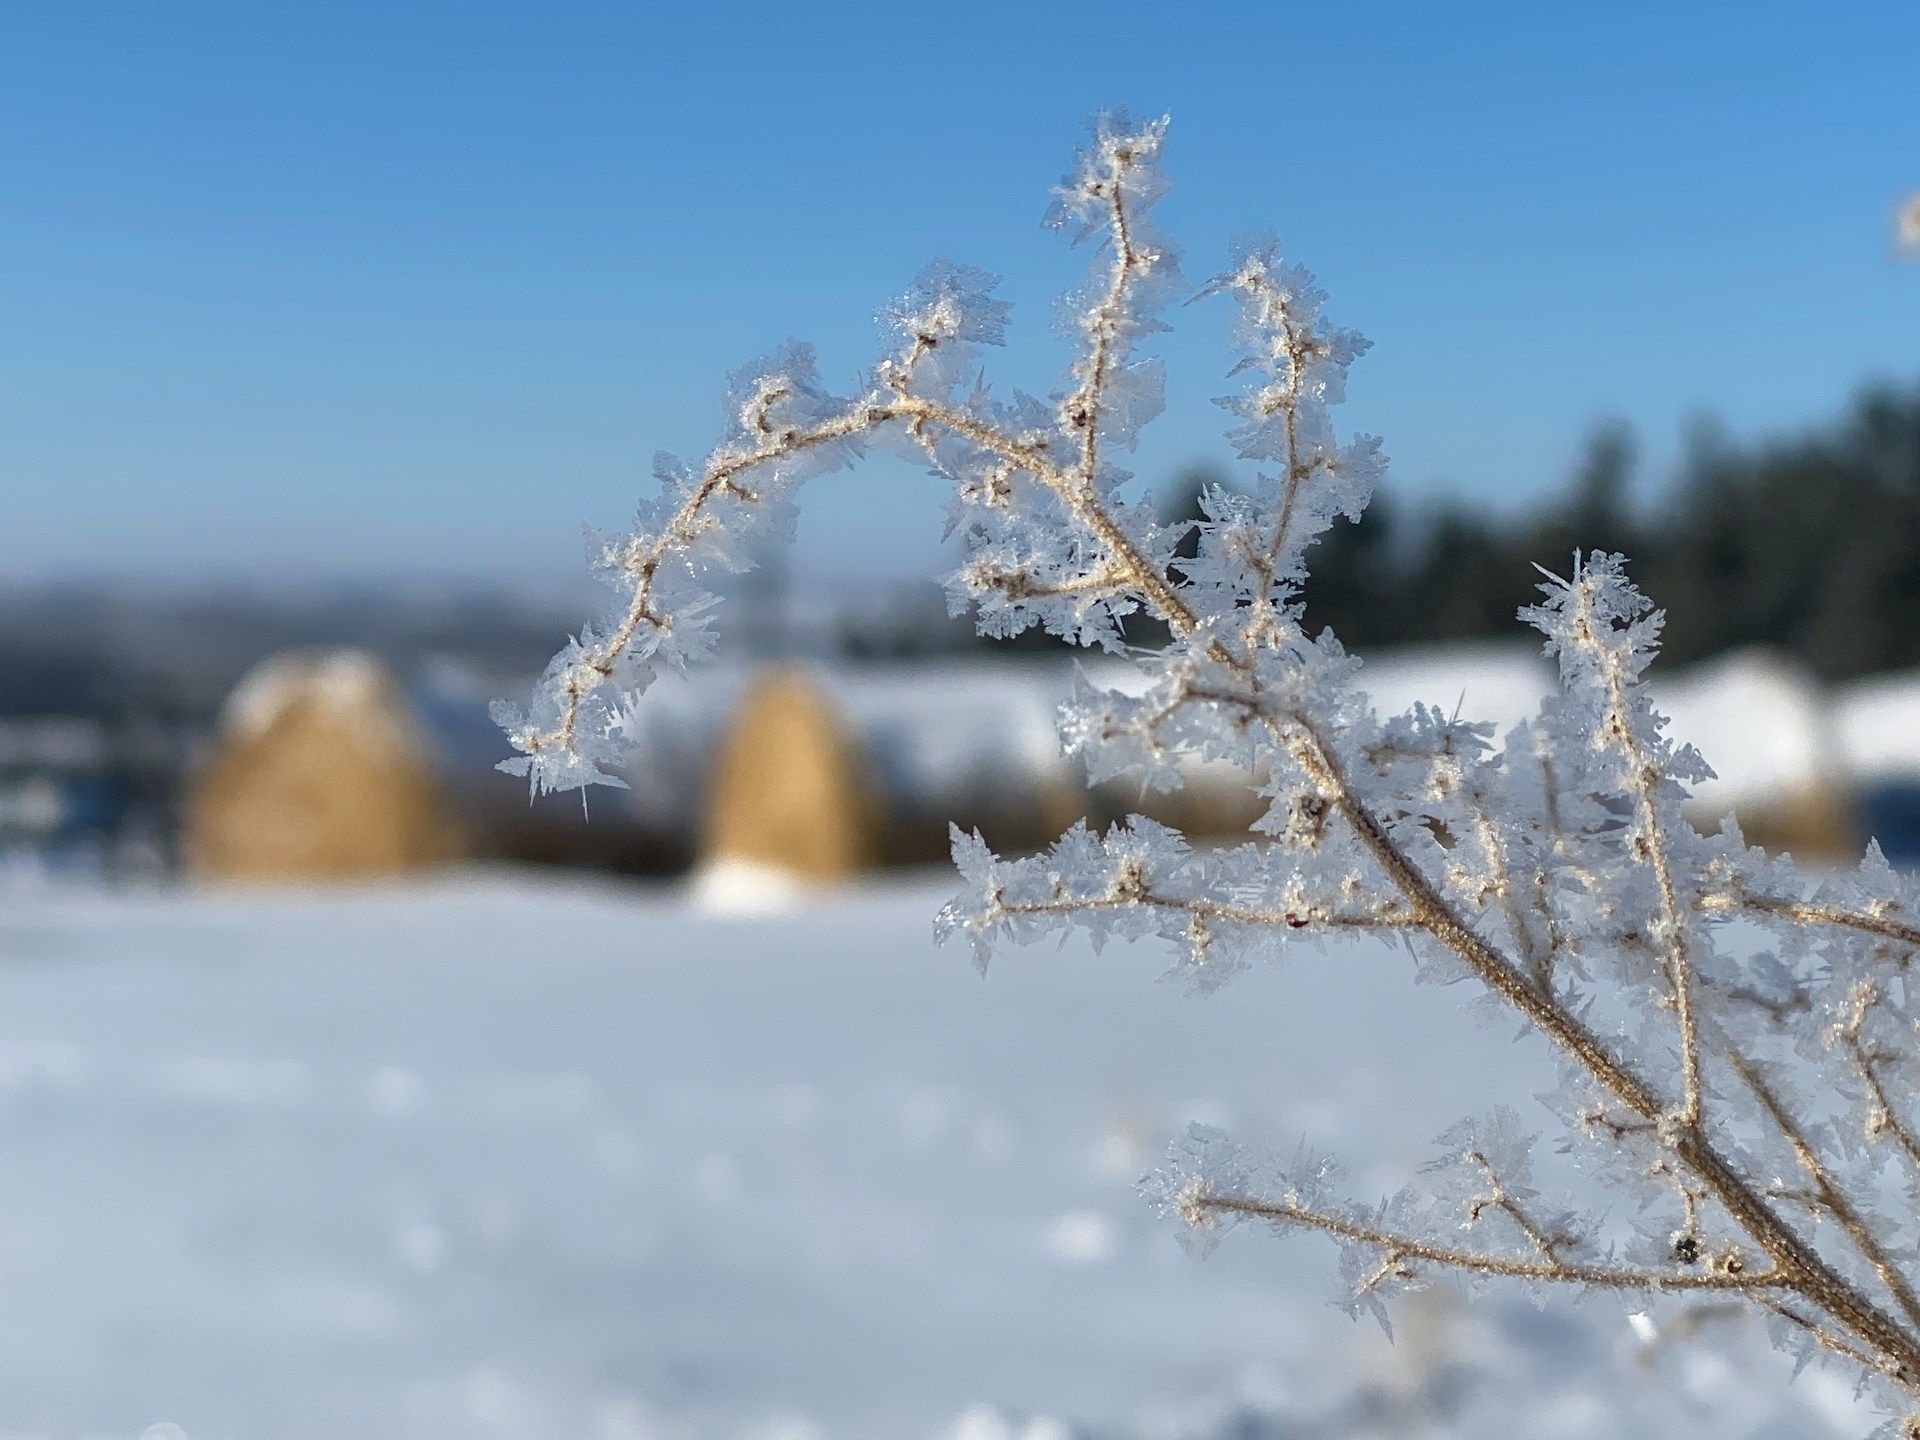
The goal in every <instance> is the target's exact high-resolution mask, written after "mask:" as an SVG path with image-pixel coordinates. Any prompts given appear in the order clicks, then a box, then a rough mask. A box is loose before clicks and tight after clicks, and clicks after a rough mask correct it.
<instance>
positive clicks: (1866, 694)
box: [1833, 670, 1920, 784]
mask: <svg viewBox="0 0 1920 1440" xmlns="http://www.w3.org/2000/svg"><path fill="white" fill-rule="evenodd" d="M1833 715H1834V731H1835V735H1836V739H1837V743H1838V745H1839V749H1840V753H1841V755H1842V756H1843V757H1844V758H1845V760H1846V764H1847V769H1848V771H1849V773H1850V774H1851V775H1852V776H1853V777H1854V779H1856V780H1858V781H1861V782H1863V783H1866V784H1876V783H1879V784H1884V783H1886V782H1888V781H1907V782H1911V783H1920V670H1908V671H1904V672H1902V673H1900V674H1897V675H1875V676H1871V677H1869V678H1868V679H1865V680H1855V681H1853V682H1852V683H1850V684H1847V685H1842V686H1840V687H1839V689H1838V690H1836V691H1835V692H1834V697H1833Z"/></svg>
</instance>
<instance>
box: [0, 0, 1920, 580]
mask: <svg viewBox="0 0 1920 1440" xmlns="http://www.w3.org/2000/svg"><path fill="white" fill-rule="evenodd" d="M5 31H6V33H5V35H4V40H3V42H0V575H5V576H9V577H11V576H46V575H61V574H72V573H76V572H77V571H80V570H94V571H112V572H114V573H117V574H122V575H132V576H139V577H147V578H161V577H185V578H189V579H191V578H194V577H198V576H202V575H206V574H210V573H218V572H227V573H231V572H236V571H237V572H243V573H249V574H262V573H271V572H273V571H275V570H282V569H284V570H285V571H286V572H288V573H292V574H297V575H301V576H313V575H319V574H326V573H332V572H340V571H365V570H384V571H393V570H403V569H420V570H431V571H436V572H444V571H467V572H473V573H482V574H486V573H492V574H502V575H507V576H510V577H512V578H514V579H516V580H523V581H526V582H528V583H531V584H534V585H540V584H541V583H542V582H546V581H555V582H557V581H559V580H561V579H563V578H565V577H566V576H570V575H572V574H573V573H574V572H575V570H576V569H577V565H578V557H579V541H578V535H579V527H580V524H581V522H582V521H585V520H591V521H594V522H596V523H600V524H604V525H619V524H621V523H622V522H623V521H624V519H625V517H626V515H627V513H628V507H629V504H630V501H631V499H632V497H633V496H634V495H636V494H637V493H639V491H640V490H641V489H642V487H643V486H644V485H645V484H646V483H647V481H646V476H647V471H648V460H649V456H650V455H651V453H652V452H653V451H654V450H655V449H656V448H659V447H663V446H664V447H667V448H673V449H678V450H682V451H688V452H695V453H697V452H699V451H700V450H701V449H703V448H704V447H705V445H706V444H707V442H708V441H709V439H710V438H711V433H712V427H713V423H714V419H715V417H716V414H717V403H716V400H717V395H718V391H719V387H720V384H721V380H722V377H723V376H724V373H725V372H726V371H727V369H729V368H730V367H731V366H732V365H734V364H736V363H737V362H739V361H741V360H743V359H745V358H747V357H748V356H750V355H752V354H755V353H757V352H759V351H761V350H763V349H765V348H767V347H769V346H770V345H772V344H774V343H777V342H778V341H780V340H781V339H783V338H785V337H786V336H788V335H790V334H792V335H799V336H802V337H805V338H808V339H812V340H814V341H816V342H817V343H818V344H819V345H820V347H821V349H822V352H823V355H824V358H825V362H826V365H827V368H828V371H829V373H830V374H831V375H833V376H835V377H851V376H852V375H853V374H854V373H855V372H856V371H857V370H858V369H859V368H860V367H861V366H863V365H865V364H866V363H867V361H868V360H869V358H870V351H871V345H872V334H873V331H872V325H871V320H870V317H871V315H872V313H873V311H874V309H875V308H876V306H877V305H878V304H879V303H880V302H881V301H883V300H884V299H886V298H887V297H888V296H889V295H890V294H891V293H893V292H894V291H895V290H897V289H898V288H899V287H900V286H901V285H902V284H903V283H904V282H905V281H906V280H907V279H908V278H909V277H910V276H911V275H912V273H913V272H914V270H915V269H916V268H917V267H918V266H919V265H920V263H921V262H922V261H923V260H925V259H926V258H928V257H930V256H931V255H933V254H936V253H948V254H952V255H953V256H955V257H956V258H959V259H963V260H967V261H971V262H974V263H978V264H982V265H986V266H988V267H989V268H991V269H994V270H996V271H999V272H1000V273H1002V274H1004V275H1006V276H1007V277H1008V279H1007V288H1008V291H1009V293H1010V294H1011V295H1012V296H1013V297H1014V298H1015V299H1016V300H1017V301H1018V302H1019V308H1018V310H1017V311H1016V333H1017V335H1018V336H1019V337H1020V338H1019V339H1018V340H1017V341H1016V346H1015V349H1014V352H1013V353H1011V354H1009V356H1008V357H1007V359H1006V361H1005V363H1004V364H1002V365H999V366H997V369H996V373H998V374H1000V375H1001V376H1003V377H1004V378H1006V379H1008V380H1012V381H1017V382H1020V383H1024V384H1027V385H1029V386H1037V385H1044V384H1046V383H1047V382H1048V381H1049V380H1050V378H1051V377H1052V375H1053V374H1054V372H1055V370H1056V368H1057V366H1058V364H1059V362H1060V361H1061V359H1062V352H1061V350H1060V348H1059V342H1058V341H1057V340H1056V339H1055V338H1054V337H1053V336H1052V334H1051V332H1050V330H1049V328H1048V325H1047V318H1048V317H1047V308H1046V306H1047V302H1048V299H1049V297H1050V296H1051V295H1052V293H1053V292H1055V291H1056V290H1058V289H1060V288H1061V287H1062V286H1063V285H1065V284H1066V283H1068V282H1069V281H1071V280H1073V279H1076V278H1077V277H1078V275H1079V273H1080V269H1081V266H1082V263H1083V259H1084V257H1083V256H1081V255H1079V254H1077V253H1073V252H1069V251H1068V250H1067V249H1066V248H1065V246H1064V244H1063V243H1062V242H1061V241H1059V240H1058V239H1057V238H1055V237H1053V236H1051V235H1049V234H1047V233H1045V232H1043V231H1042V230H1041V229H1040V228H1039V226H1038V224H1037V220H1038V217H1039V215H1040V212H1041V210H1042V208H1043V206H1044V204H1045V200H1046V188H1047V186H1048V185H1049V184H1051V183H1052V182H1053V180H1054V179H1055V178H1056V177H1057V176H1058V174H1059V173H1060V171H1061V170H1062V169H1063V168H1064V165H1065V163H1066V158H1067V153H1068V151H1069V149H1070V147H1071V146H1072V144H1073V143H1074V142H1075V141H1076V140H1077V138H1078V134H1079V128H1078V127H1079V123H1080V120H1081V118H1082V117H1083V116H1084V115H1085V114H1086V113H1087V112H1089V111H1091V110H1092V109H1094V108H1096V107H1098V106H1100V105H1102V104H1111V103H1116V102H1118V103H1127V104H1130V105H1133V106H1135V107H1138V108H1154V109H1160V108H1164V109H1167V110H1170V111H1171V112H1172V113H1173V116H1174V131H1173V135H1172V140H1171V143H1170V146H1169V163H1170V166H1171V169H1172V171H1173V174H1174V179H1175V182H1176V189H1175V192H1174V194H1173V195H1172V197H1171V198H1170V199H1169V200H1168V201H1167V202H1166V205H1165V207H1164V209H1163V212H1162V213H1163V216H1164V218H1165V221H1166V223H1167V225H1168V226H1169V227H1170V228H1171V229H1172V230H1174V231H1175V232H1176V233H1177V234H1178V235H1180V236H1181V237H1182V238H1183V239H1184V241H1185V242H1186V244H1187V249H1188V257H1189V258H1188V268H1189V271H1190V272H1191V273H1193V274H1195V275H1204V274H1206V273H1208V271H1209V268H1210V267H1211V266H1212V264H1213V263H1214V261H1215V260H1216V259H1217V258H1218V257H1219V256H1220V255H1221V253H1222V252H1223V250H1224V247H1225V245H1226V243H1227V241H1228V240H1229V239H1230V238H1231V237H1232V236H1233V235H1234V234H1235V233H1236V232H1238V231H1240V230H1243V229H1247V228H1252V227H1256V226H1261V225H1272V226H1274V227H1276V228H1278V229H1279V231H1280V232H1281V234H1282V235H1283V236H1284V237H1285V239H1286V240H1287V242H1288V244H1289V247H1290V249H1291V250H1292V251H1293V253H1294V254H1295V255H1296V256H1297V257H1298V258H1300V259H1302V260H1304V261H1306V262H1307V263H1308V264H1310V265H1311V266H1313V267H1314V268H1315V269H1316V270H1318V271H1319V272H1320V273H1321V275H1322V276H1323V278H1324V279H1325V281H1326V282H1327V284H1328V286H1329V288H1330V289H1331V290H1332V291H1333V295H1334V302H1335V308H1336V311H1337V312H1338V315H1339V318H1341V319H1343V320H1345V321H1347V322H1348V323H1353V324H1357V325H1358V326H1360V327H1361V328H1362V329H1364V330H1365V331H1366V332H1367V333H1368V334H1369V335H1370V336H1372V337H1373V339H1374V341H1375V342H1376V349H1375V351H1374V354H1373V355H1372V356H1371V357H1369V358H1368V359H1367V360H1366V361H1365V362H1364V363H1363V364H1362V366H1361V367H1360V369H1359V370H1358V371H1357V372H1356V376H1355V384H1354V387H1353V395H1354V399H1353V403H1351V404H1350V405H1349V406H1348V407H1347V416H1348V418H1349V419H1350V420H1351V421H1353V422H1354V423H1355V424H1357V425H1359V426H1362V427H1364V428H1368V429H1373V430H1376V431H1378V432H1379V433H1381V434H1383V435H1385V437H1386V439H1387V445H1388V450H1389V452H1390V453H1391V454H1392V455H1393V456H1394V459H1395V464H1394V470H1393V484H1394V485H1395V486H1396V487H1397V489H1398V490H1399V491H1400V492H1401V493H1403V494H1406V495H1409V496H1412V495H1418V494H1432V493H1438V492H1442V491H1447V492H1452V493H1458V494H1466V495H1471V496H1475V497H1486V498H1487V499H1489V500H1491V501H1493V502H1494V503H1501V504H1511V503H1518V502H1521V501H1524V499H1525V498H1526V497H1528V496H1529V495H1531V494H1534V493H1537V492H1538V491H1539V490H1540V489H1541V488H1542V487H1543V486H1547V485H1551V484H1554V483H1557V482H1558V480H1559V479H1560V478H1561V477H1562V476H1563V475H1564V474H1565V472H1566V470H1567V468H1568V466H1569V464H1570V462H1571V459H1572V457H1573V455H1574V453H1575V451H1576V449H1577V446H1578V444H1579V441H1580V439H1581V437H1582V435H1583V433H1584V432H1585V431H1586V429H1587V428H1588V427H1589V425H1590V424H1591V423H1592V422H1593V421H1594V420H1595V419H1596V418H1598V417H1600V416H1603V415H1621V416H1624V417H1626V418H1627V419H1629V420H1631V421H1633V422H1634V423H1635V424H1636V425H1638V426H1639V427H1640V428H1641V429H1642V431H1643V433H1644V434H1645V435H1646V436H1647V437H1648V438H1649V440H1650V441H1651V442H1652V444H1653V448H1654V451H1655V455H1656V459H1657V458H1658V457H1659V456H1661V455H1665V454H1670V453H1671V450H1672V445H1673V441H1674V438H1675V436H1676V434H1677V432H1678V429H1679V426H1680V425H1681V423H1682V422H1683V420H1684V419H1685V417H1687V416H1688V415H1689V414H1691V413H1694V412H1696V411H1699V410H1702V409H1707V410H1712V411H1715V412H1718V413H1719V414H1720V415H1722V416H1723V417H1725V418H1726V420H1727V421H1728V422H1729V423H1730V425H1731V426H1732V427H1733V428H1734V429H1735V430H1736V432H1752V431H1756V430H1764V429H1778V428H1791V427H1792V426H1793V425H1794V424H1795V423H1797V422H1800V421H1802V420H1807V419H1812V418H1816V417H1820V416H1823V415H1825V414H1827V413H1829V412H1831V411H1832V410H1833V409H1835V408H1836V407H1837V406H1838V405H1839V404H1840V403H1841V402H1842V401H1843V399H1844V397H1846V396H1847V395H1848V394H1849V393H1850V392H1851V391H1852V390H1853V389H1854V388H1855V387H1856V386H1857V385H1858V384H1859V383H1860V382H1862V381H1863V380H1865V379H1867V378H1869V377H1876V376H1878V377H1886V378H1894V379H1900V380H1905V381H1912V380H1914V379H1916V378H1917V377H1920V267H1913V266H1900V265H1898V264H1895V263H1894V262H1893V261H1892V260H1891V259H1890V248H1891V247H1890V243H1889V223H1888V216H1889V212H1890V210H1891V208H1892V207H1893V205H1894V204H1895V202H1896V201H1897V200H1898V199H1899V198H1900V197H1901V196H1902V195H1904V194H1906V193H1909V192H1910V191H1912V190H1913V189H1915V188H1920V103H1917V102H1916V95H1917V94H1920V5H1916V4H1913V3H1911V0H1888V3H1884V4H1877V5H1869V4H1844V3H1835V4H1821V5H1815V4H1806V5H1795V6H1777V5H1764V4H1733V3H1729V4H1724V5H1710V6H1709V5H1689V4H1685V3H1679V4H1673V3H1669V4H1661V5H1648V6H1640V5H1634V4H1608V5H1563V4H1527V5H1515V6H1510V7H1509V6H1498V7H1493V6H1479V7H1476V6H1468V5H1459V4H1452V5H1428V4H1411V3H1408V4H1392V5H1388V4H1379V5H1363V4H1332V3H1318V4H1312V5H1304V4H1289V3H1266V4H1257V5H1199V4H1196V5H1182V6H1165V7H1140V6H1131V5H1120V4H1112V3H1107V4H1098V5H1054V6H1045V7H1041V6H1001V5H996V4H966V5H959V6H952V7H919V6H902V5H885V6H872V7H867V6H851V5H839V4H830V3H827V4H821V3H816V4H809V5H797V6H796V5H780V6H767V7H764V8H738V9H736V8H731V7H725V6H719V5H710V6H654V7H648V6H641V5H618V6H586V5H569V4H563V3H553V4H541V5H531V4H529V5H520V6H510V5H498V4H486V3H474V0H466V3H457V4H455V3H448V4H427V3H408V4H395V3H382V4H349V3H328V4H297V5H296V4H288V3H268V0H252V3H247V4H232V5H218V6H216V5H196V4H191V3H170V4H164V5H161V4H151V3H136V0H128V3H124V4H118V5H99V4H89V3H85V0H63V3H59V4H41V5H21V6H16V7H12V8H11V9H10V10H9V13H8V16H7V20H6V24H5ZM1180 318H1181V320H1182V322H1183V324H1182V329H1181V332H1180V333H1179V334H1178V335H1176V336H1174V337H1172V338H1171V339H1170V340H1169V341H1168V343H1167V345H1166V347H1165V348H1166V353H1167V355H1168V357H1169V361H1170V365H1171V368H1172V370H1173V375H1172V380H1171V384H1170V413H1169V414H1168V416H1167V417H1166V418H1164V419H1163V420H1162V421H1161V422H1160V423H1159V424H1158V425H1157V426H1156V427H1155V428H1154V431H1153V432H1151V437H1152V438H1151V442H1150V443H1149V444H1148V445H1146V446H1144V447H1143V450H1142V454H1141V457H1140V458H1141V464H1142V468H1143V470H1151V471H1163V470H1166V469H1169V468H1171V467H1174V466H1177V465H1178V464H1180V463H1182V462H1184V461H1187V460H1191V459H1195V458H1201V457H1205V456H1210V455H1219V454H1221V453H1222V446H1221V444H1220V442H1219V440H1218V429H1219V426H1218V423H1217V420H1218V412H1216V411H1214V410H1213V409H1212V407H1211V406H1209V405H1207V404H1205V403H1204V402H1205V400H1206V398H1207V397H1209V396H1211V395H1213V394H1216V393H1218V392H1219V389H1220V383H1221V382H1220V374H1221V371H1222V369H1223V368H1224V360H1223V358H1222V356H1223V352H1222V351H1220V350H1219V349H1218V346H1219V343H1220V340H1221V337H1222V333H1223V323H1222V321H1223V317H1222V316H1221V315H1219V314H1214V313H1210V312H1206V311H1203V310H1200V309H1198V308H1196V309H1195V310H1192V311H1186V312H1183V314H1182V315H1181V317H1180ZM815 502H816V503H815V504H814V506H813V508H812V510H811V512H810V514H809V516H808V519H807V520H806V521H805V522H804V527H803V536H802V547H803V548H802V554H801V561H800V569H801V571H802V573H803V574H806V573H818V572H820V571H821V570H823V569H824V568H826V567H827V566H828V565H830V564H831V563H832V562H831V556H832V554H833V553H834V550H835V547H836V545H837V544H841V543H844V544H848V545H857V546H859V547H862V548H863V549H864V550H866V551H867V552H868V554H869V555H871V556H872V557H874V558H873V562H872V563H874V564H875V565H877V566H878V567H880V568H882V569H883V570H903V569H910V568H912V567H914V566H918V565H922V564H930V563H931V562H932V557H933V555H934V538H933V532H934V528H935V524H936V522H935V516H936V514H937V511H938V502H937V499H936V492H935V490H934V486H933V482H932V481H930V480H925V479H923V478H919V477H916V476H911V475H910V474H909V473H908V472H906V471H904V470H903V469H900V468H898V467H892V468H885V469H874V470H870V471H869V472H868V473H867V474H866V476H865V477H864V479H862V480H860V481H851V480H848V479H846V478H844V477H836V478H835V479H833V480H832V481H830V482H827V483H826V484H825V485H823V487H822V488H821V490H820V492H819V493H818V494H817V495H816V496H815Z"/></svg>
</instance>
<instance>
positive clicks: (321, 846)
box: [186, 650, 465, 880]
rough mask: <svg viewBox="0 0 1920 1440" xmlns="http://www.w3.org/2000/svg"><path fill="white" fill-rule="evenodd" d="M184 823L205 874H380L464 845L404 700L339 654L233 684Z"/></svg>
mask: <svg viewBox="0 0 1920 1440" xmlns="http://www.w3.org/2000/svg"><path fill="white" fill-rule="evenodd" d="M186 829H187V853H188V857H189V864H190V865H191V867H192V868H193V870H194V871H195V873H197V874H199V875H201V876H203V877H206V878H209V879H223V880H224V879H259V880H266V879H283V880H309V879H327V878H344V877H350V876H372V875H390V874H396V873H400V872H404V871H410V870H419V869H423V868H426V867H429V866H433V865H439V864H444V863H446V862H447V861H450V860H453V859H456V858H458V857H459V856H460V855H461V854H462V853H463V852H464V849H465V844H464V838H463V834H462V826H461V824H460V822H459V818H458V815H457V812H456V810H455V809H454V806H453V803H452V800H451V798H450V797H449V795H448V794H447V792H446V790H445V788H444V786H443V785H442V784H441V782H440V780H439V778H438V775H437V773H436V771H435V768H434V762H433V758H432V755H431V753H430V749H429V743H428V741H427V739H426V738H425V737H424V736H423V735H422V733H421V731H420V728H419V726H418V725H417V723H416V722H415V719H414V716H413V712H412V709H411V707H410V706H409V704H408V701H407V697H406V695H405V693H404V692H403V691H402V690H401V688H400V686H399V685H398V684H397V683H396V682H395V681H394V679H393V677H392V675H391V674H390V673H389V672H388V671H387V669H386V667H385V666H384V665H382V664H381V663H380V661H378V660H377V659H375V658H374V657H372V656H370V655H367V654H364V653H361V652H358V651H351V650H341V651H325V652H295V653H289V654H286V655H280V656H276V657H275V658H273V659H271V660H267V661H265V662H263V663H262V664H261V665H259V666H258V667H257V668H256V669H255V670H254V671H253V672H252V674H250V675H249V676H248V677H247V678H246V679H245V680H244V681H243V682H241V684H240V685H239V686H238V687H237V688H236V689H235V690H234V692H233V694H232V696H230V697H229V699H228V701H227V705H226V710H225V712H224V713H223V715H222V717H221V727H220V736H219V739H218V742H217V744H216V747H215V751H214V754H213V756H212V757H211V759H210V761H209V763H208V764H207V766H206V768H205V769H204V771H203V772H202V773H201V775H200V776H199V777H198V780H197V782H196V783H195V785H194V787H193V790H192V792H191V794H190V795H189V797H188V801H187V817H186Z"/></svg>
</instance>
